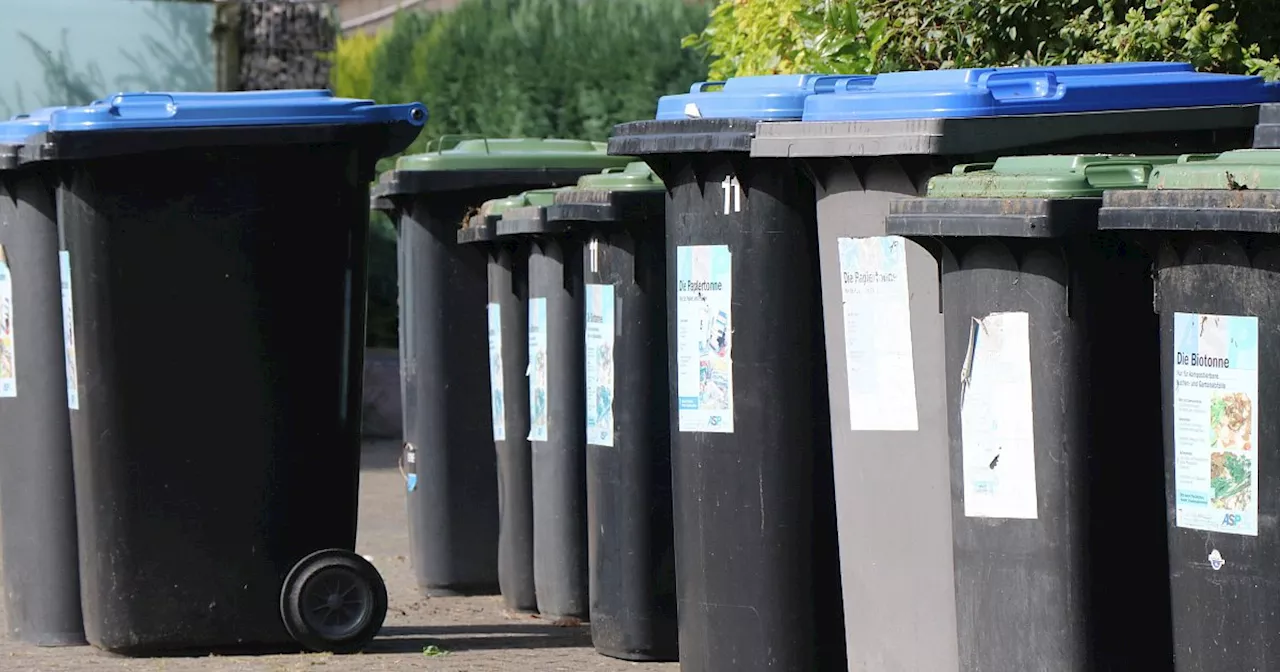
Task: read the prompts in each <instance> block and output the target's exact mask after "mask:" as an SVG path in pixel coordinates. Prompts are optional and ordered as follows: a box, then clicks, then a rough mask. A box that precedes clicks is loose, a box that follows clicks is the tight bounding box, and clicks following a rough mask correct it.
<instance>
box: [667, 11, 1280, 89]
mask: <svg viewBox="0 0 1280 672" xmlns="http://www.w3.org/2000/svg"><path fill="white" fill-rule="evenodd" d="M784 17H785V18H784ZM686 44H687V45H689V46H694V47H697V48H699V49H701V50H703V51H704V52H706V53H707V54H708V55H709V56H710V57H711V58H712V67H711V75H712V76H713V77H715V78H717V79H721V78H726V77H732V76H735V75H755V74H772V73H784V72H802V71H808V72H832V73H848V74H862V73H874V72H891V71H897V70H920V69H935V68H964V67H984V66H1000V65H1061V64H1068V63H1102V62H1112V61H1187V62H1190V63H1192V64H1194V65H1195V66H1196V67H1197V68H1199V69H1201V70H1207V71H1216V72H1238V73H1258V74H1262V75H1264V76H1266V77H1268V78H1269V79H1277V78H1280V61H1277V59H1276V56H1277V54H1280V5H1277V4H1275V3H1272V2H1256V1H1255V0H1220V1H1219V2H1212V1H1210V0H723V1H722V2H721V3H720V5H718V6H717V7H716V9H715V10H714V11H713V14H712V18H711V22H710V24H709V25H708V27H707V29H706V30H704V31H702V32H701V33H697V34H694V35H691V36H689V37H688V38H686Z"/></svg>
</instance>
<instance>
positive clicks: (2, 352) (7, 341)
mask: <svg viewBox="0 0 1280 672" xmlns="http://www.w3.org/2000/svg"><path fill="white" fill-rule="evenodd" d="M13 340H14V339H13V274H12V273H11V272H10V271H9V258H8V256H7V255H5V253H4V252H3V251H2V250H0V397H16V396H18V364H17V363H18V360H17V356H16V355H15V354H14V351H13Z"/></svg>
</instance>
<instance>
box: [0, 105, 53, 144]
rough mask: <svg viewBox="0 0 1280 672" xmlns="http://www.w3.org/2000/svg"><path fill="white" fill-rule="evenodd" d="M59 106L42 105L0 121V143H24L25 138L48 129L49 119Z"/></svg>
mask: <svg viewBox="0 0 1280 672" xmlns="http://www.w3.org/2000/svg"><path fill="white" fill-rule="evenodd" d="M61 109H65V108H61V107H44V108H41V109H38V110H33V111H31V112H28V113H26V114H19V115H17V116H15V117H13V118H12V119H10V120H9V121H0V145H21V144H25V143H26V141H27V138H30V137H31V136H33V135H38V134H40V133H44V132H45V131H46V130H48V129H49V119H50V117H52V116H53V113H54V112H57V111H58V110H61Z"/></svg>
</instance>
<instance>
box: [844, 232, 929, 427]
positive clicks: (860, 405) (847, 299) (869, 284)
mask: <svg viewBox="0 0 1280 672" xmlns="http://www.w3.org/2000/svg"><path fill="white" fill-rule="evenodd" d="M839 252H840V287H841V292H842V298H843V302H844V355H845V369H846V371H845V372H846V375H848V377H849V380H848V383H849V428H850V429H852V430H854V431H898V432H914V431H916V430H918V429H919V428H920V426H919V420H918V418H917V416H916V374H915V366H914V364H913V362H912V353H911V305H910V300H911V295H910V293H909V292H908V291H907V242H906V239H904V238H902V237H901V236H880V237H876V238H841V239H840V240H839Z"/></svg>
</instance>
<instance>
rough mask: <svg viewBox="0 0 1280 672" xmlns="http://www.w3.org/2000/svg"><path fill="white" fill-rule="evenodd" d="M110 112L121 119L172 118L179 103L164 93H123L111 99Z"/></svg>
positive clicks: (176, 111)
mask: <svg viewBox="0 0 1280 672" xmlns="http://www.w3.org/2000/svg"><path fill="white" fill-rule="evenodd" d="M108 112H109V113H110V114H111V116H113V117H119V118H121V119H171V118H173V117H174V116H176V115H177V114H178V105H177V104H176V103H175V102H174V101H173V96H170V95H168V94H164V93H121V94H117V95H116V96H114V97H113V98H112V99H111V105H110V107H109V108H108Z"/></svg>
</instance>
